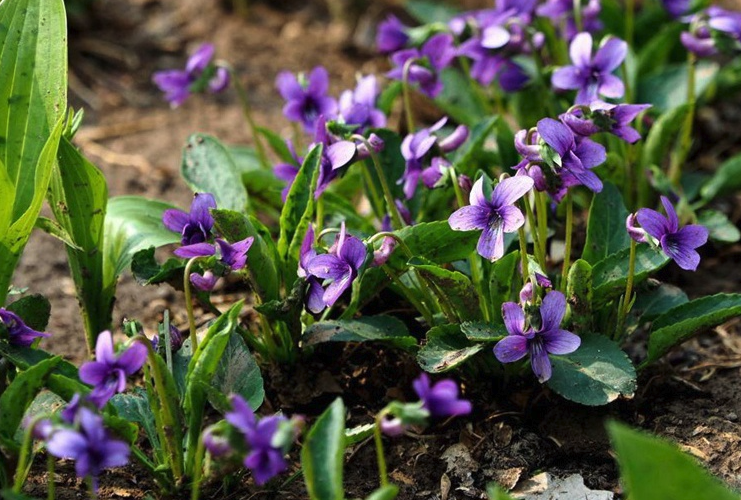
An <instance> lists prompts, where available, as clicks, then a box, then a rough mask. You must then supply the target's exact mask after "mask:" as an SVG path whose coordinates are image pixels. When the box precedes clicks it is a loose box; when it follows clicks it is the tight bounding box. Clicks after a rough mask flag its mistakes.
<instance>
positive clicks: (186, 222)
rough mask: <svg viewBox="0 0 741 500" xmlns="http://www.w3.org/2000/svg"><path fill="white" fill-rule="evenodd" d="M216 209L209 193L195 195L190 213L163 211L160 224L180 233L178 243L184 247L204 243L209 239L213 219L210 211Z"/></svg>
mask: <svg viewBox="0 0 741 500" xmlns="http://www.w3.org/2000/svg"><path fill="white" fill-rule="evenodd" d="M212 208H216V199H215V198H214V195H212V194H211V193H196V194H195V196H194V197H193V202H192V203H191V204H190V213H188V212H184V211H183V210H179V209H176V208H170V209H168V210H165V212H164V213H163V214H162V223H163V224H164V225H165V227H166V228H167V229H169V230H170V231H174V232H176V233H180V234H181V235H182V238H181V240H180V243H181V244H182V245H183V246H184V247H185V246H189V245H194V244H197V243H204V242H206V241H208V240H209V239H211V236H212V234H211V230H212V229H213V227H214V218H213V217H212V216H211V212H210V209H212Z"/></svg>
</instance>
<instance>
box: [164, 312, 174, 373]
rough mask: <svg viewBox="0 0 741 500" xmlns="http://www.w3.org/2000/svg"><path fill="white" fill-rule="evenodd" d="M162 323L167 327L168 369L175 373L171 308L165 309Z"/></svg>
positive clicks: (166, 358)
mask: <svg viewBox="0 0 741 500" xmlns="http://www.w3.org/2000/svg"><path fill="white" fill-rule="evenodd" d="M162 325H163V327H164V329H165V361H166V362H167V369H168V370H170V373H173V367H172V339H171V335H170V310H169V309H165V312H164V318H163V320H162Z"/></svg>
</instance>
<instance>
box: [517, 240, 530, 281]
mask: <svg viewBox="0 0 741 500" xmlns="http://www.w3.org/2000/svg"><path fill="white" fill-rule="evenodd" d="M517 236H518V237H519V238H518V239H519V240H520V259H521V260H522V281H523V283H525V282H527V280H528V278H529V276H530V270H529V269H528V261H527V238H526V236H525V228H524V227H520V228H519V229H518V230H517Z"/></svg>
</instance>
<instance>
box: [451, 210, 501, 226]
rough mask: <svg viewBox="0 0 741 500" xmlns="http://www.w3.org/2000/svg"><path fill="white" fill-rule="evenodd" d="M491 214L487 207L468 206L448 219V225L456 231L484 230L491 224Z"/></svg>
mask: <svg viewBox="0 0 741 500" xmlns="http://www.w3.org/2000/svg"><path fill="white" fill-rule="evenodd" d="M490 213H491V211H490V210H489V208H488V207H486V206H483V207H482V206H479V205H468V206H465V207H461V208H459V209H458V210H456V211H455V212H453V213H452V214H451V215H450V217H449V218H448V224H450V227H451V229H453V230H455V231H473V230H475V229H484V228H485V227H486V226H487V224H488V222H489V214H490Z"/></svg>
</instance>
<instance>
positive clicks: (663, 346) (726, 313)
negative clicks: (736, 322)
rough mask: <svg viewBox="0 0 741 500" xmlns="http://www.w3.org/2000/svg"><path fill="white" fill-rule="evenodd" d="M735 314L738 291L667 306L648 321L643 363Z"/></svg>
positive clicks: (740, 309)
mask: <svg viewBox="0 0 741 500" xmlns="http://www.w3.org/2000/svg"><path fill="white" fill-rule="evenodd" d="M738 315H741V294H739V293H719V294H717V295H711V296H708V297H702V298H699V299H695V300H691V301H689V302H687V303H685V304H682V305H679V306H677V307H674V308H672V309H669V310H668V311H667V312H665V313H664V314H662V315H661V316H659V317H658V318H656V321H654V322H653V325H651V335H650V336H649V338H648V357H647V358H646V361H645V362H644V364H648V363H652V362H654V361H656V360H658V359H659V358H660V357H661V356H663V355H664V354H666V353H667V352H669V350H670V349H671V348H672V347H674V346H676V345H679V344H681V343H682V342H684V341H686V340H688V339H689V338H691V337H693V336H694V335H696V334H698V333H700V332H701V331H703V330H707V329H708V328H712V327H714V326H718V325H720V324H721V323H724V322H726V321H728V320H729V319H731V318H733V317H735V316H738Z"/></svg>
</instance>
